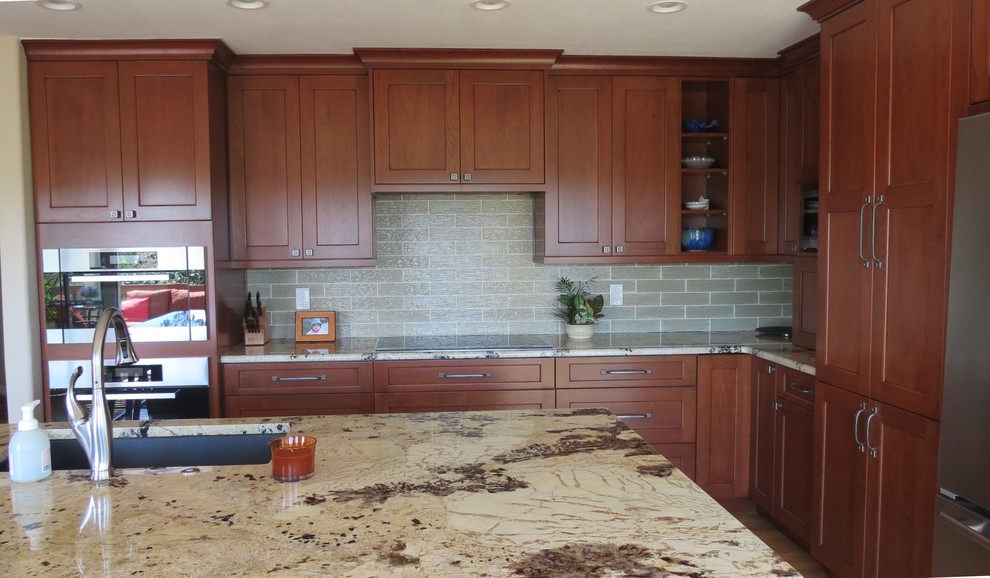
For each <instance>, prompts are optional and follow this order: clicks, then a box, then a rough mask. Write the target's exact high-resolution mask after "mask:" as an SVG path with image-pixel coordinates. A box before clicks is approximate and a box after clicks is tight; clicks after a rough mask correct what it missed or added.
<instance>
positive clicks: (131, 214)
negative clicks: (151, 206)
mask: <svg viewBox="0 0 990 578" xmlns="http://www.w3.org/2000/svg"><path fill="white" fill-rule="evenodd" d="M124 218H125V219H135V218H137V211H130V210H128V211H124Z"/></svg>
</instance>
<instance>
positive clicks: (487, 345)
mask: <svg viewBox="0 0 990 578" xmlns="http://www.w3.org/2000/svg"><path fill="white" fill-rule="evenodd" d="M551 347H553V346H552V345H550V344H549V343H547V342H546V341H544V340H543V339H542V338H540V337H538V336H536V335H417V336H412V337H379V338H378V345H377V346H376V347H375V351H496V350H501V351H506V350H513V349H550V348H551Z"/></svg>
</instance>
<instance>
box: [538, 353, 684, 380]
mask: <svg viewBox="0 0 990 578" xmlns="http://www.w3.org/2000/svg"><path fill="white" fill-rule="evenodd" d="M697 379H698V357H697V356H696V355H650V356H629V357H580V358H558V359H557V377H556V383H557V387H558V388H576V387H580V388H586V387H662V386H683V385H695V384H696V383H697Z"/></svg>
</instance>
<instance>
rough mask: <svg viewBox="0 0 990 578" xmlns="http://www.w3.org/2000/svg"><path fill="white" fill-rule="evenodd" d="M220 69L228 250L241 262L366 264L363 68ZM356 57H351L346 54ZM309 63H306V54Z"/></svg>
mask: <svg viewBox="0 0 990 578" xmlns="http://www.w3.org/2000/svg"><path fill="white" fill-rule="evenodd" d="M332 62H336V60H334V59H333V58H329V59H328V63H327V64H326V68H327V70H336V71H337V72H340V73H338V74H303V75H298V74H276V73H275V72H279V71H280V69H279V68H278V67H266V66H263V65H261V64H254V63H251V61H250V60H248V61H247V64H239V63H235V66H234V67H233V69H232V74H231V76H230V83H229V84H230V86H229V106H228V113H229V117H230V139H229V143H230V144H229V147H230V238H231V259H232V261H233V262H234V263H235V264H238V265H241V266H268V267H279V266H292V267H300V266H325V265H361V264H369V263H371V262H372V259H373V257H374V254H373V234H372V193H371V166H370V164H371V153H370V129H369V122H370V120H369V119H370V114H369V111H368V102H369V97H368V77H367V75H363V74H359V73H358V72H359V70H360V69H359V68H358V67H356V66H355V67H347V66H344V67H342V69H335V68H334V67H333V66H332V64H331V63H332ZM355 64H356V63H355ZM311 65H312V63H311Z"/></svg>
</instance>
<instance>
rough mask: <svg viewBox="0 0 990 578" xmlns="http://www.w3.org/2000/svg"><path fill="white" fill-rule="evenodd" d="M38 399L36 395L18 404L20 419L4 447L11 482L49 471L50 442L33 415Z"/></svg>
mask: <svg viewBox="0 0 990 578" xmlns="http://www.w3.org/2000/svg"><path fill="white" fill-rule="evenodd" d="M40 403H41V400H40V399H36V400H34V401H32V402H31V403H29V404H27V405H24V406H21V421H20V422H18V424H17V431H16V432H14V435H13V436H12V437H11V438H10V445H9V446H8V447H7V459H8V460H9V462H10V481H12V482H35V481H38V480H41V479H44V478H47V477H48V476H50V475H51V473H52V444H51V442H50V441H49V440H48V434H46V433H45V432H44V430H42V429H40V428H39V427H38V420H37V419H35V418H34V408H36V407H38V404H40Z"/></svg>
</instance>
